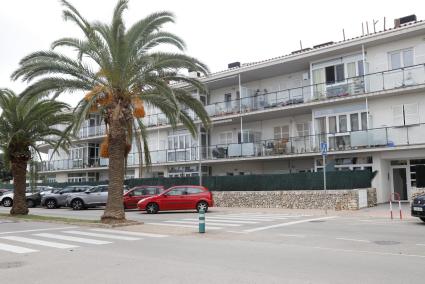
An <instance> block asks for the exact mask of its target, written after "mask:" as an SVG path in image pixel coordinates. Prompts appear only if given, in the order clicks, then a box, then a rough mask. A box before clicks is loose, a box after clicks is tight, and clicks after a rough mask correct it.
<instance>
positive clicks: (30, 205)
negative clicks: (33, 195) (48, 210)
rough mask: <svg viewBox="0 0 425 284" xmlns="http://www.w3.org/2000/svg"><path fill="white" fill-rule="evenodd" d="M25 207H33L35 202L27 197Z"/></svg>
mask: <svg viewBox="0 0 425 284" xmlns="http://www.w3.org/2000/svg"><path fill="white" fill-rule="evenodd" d="M27 207H28V208H34V207H35V202H34V200H32V199H27Z"/></svg>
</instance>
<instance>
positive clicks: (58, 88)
mask: <svg viewBox="0 0 425 284" xmlns="http://www.w3.org/2000/svg"><path fill="white" fill-rule="evenodd" d="M127 2H128V1H127V0H119V1H118V3H117V5H116V7H115V10H114V12H113V16H112V21H111V23H110V24H105V23H100V22H88V21H87V20H86V19H85V18H84V17H83V16H82V15H81V14H80V13H79V12H78V11H77V10H76V9H75V8H74V7H73V6H72V5H71V4H70V3H68V2H67V1H65V0H63V1H62V3H63V5H64V7H65V9H64V11H63V16H64V19H65V20H68V21H71V22H73V23H74V24H76V25H77V26H78V27H79V29H80V30H81V32H82V34H83V38H82V39H79V38H62V39H59V40H57V41H55V42H53V44H52V50H50V51H40V52H35V53H32V54H30V55H28V56H27V57H25V58H23V59H22V60H21V62H20V67H19V68H18V70H16V71H15V72H14V73H13V75H12V78H13V79H15V80H16V79H18V78H22V79H23V80H24V81H27V82H30V81H32V80H33V79H35V78H36V79H37V80H36V81H34V82H31V85H30V86H28V88H27V89H26V90H25V91H24V93H25V94H26V96H34V95H35V94H37V93H40V92H46V91H52V92H55V94H56V95H59V94H61V93H63V92H67V93H73V92H76V91H84V92H85V93H86V95H85V97H84V98H83V99H82V100H81V101H80V102H79V103H78V106H77V108H76V109H75V117H76V118H77V121H76V122H75V125H74V126H75V127H74V131H78V129H79V127H80V126H81V124H82V122H83V121H84V119H85V118H86V117H87V115H88V114H89V113H91V112H96V113H99V114H100V115H102V118H103V120H104V122H105V124H106V126H107V135H106V138H105V140H104V141H103V143H102V144H101V150H100V152H101V156H102V157H109V194H108V201H107V205H106V208H105V211H104V214H103V216H102V221H103V222H122V221H124V220H125V213H124V208H123V200H122V187H123V182H124V171H125V159H126V157H127V154H128V152H129V151H130V147H131V144H132V141H133V138H134V136H135V135H136V136H137V135H140V139H139V137H137V139H135V140H136V141H137V140H139V141H141V142H140V143H142V144H143V150H144V159H145V163H146V164H147V165H149V164H150V154H149V148H148V143H147V133H146V132H147V131H146V127H145V125H144V124H143V120H142V118H143V117H144V116H145V106H152V107H155V108H158V109H159V110H160V111H162V112H163V113H164V114H165V115H166V117H167V118H168V120H169V122H170V124H171V125H172V126H173V127H176V126H177V125H178V123H182V124H183V125H184V126H185V127H186V128H187V129H188V130H189V131H190V133H191V134H192V135H193V136H196V134H197V127H196V123H195V122H194V120H193V118H192V117H191V116H190V114H189V112H188V110H193V111H194V113H195V114H196V115H197V117H198V118H199V119H200V120H201V122H202V123H203V125H204V126H206V127H208V125H209V123H210V120H209V117H208V114H207V113H206V111H205V109H204V107H203V105H202V103H201V102H200V101H199V100H198V99H196V98H195V97H194V96H193V95H192V93H193V91H194V90H197V91H199V92H204V91H205V87H204V85H203V84H202V83H201V82H200V81H199V80H198V79H195V78H190V77H189V76H186V75H184V73H185V72H182V71H187V70H190V71H196V72H200V73H202V74H204V75H205V74H207V72H208V69H207V67H206V66H205V65H204V64H203V63H201V62H200V61H198V60H197V59H195V58H193V57H189V56H187V55H185V54H184V53H182V51H184V49H185V44H184V42H183V40H182V39H180V38H179V37H177V36H176V35H174V34H172V33H169V32H166V31H164V30H163V25H165V24H168V23H173V22H174V16H173V14H172V13H169V12H158V13H153V14H151V15H148V16H147V17H145V18H143V19H141V20H139V21H137V22H136V23H135V24H134V25H132V26H131V27H130V28H128V29H127V28H126V26H125V24H124V21H123V17H122V16H123V12H124V11H125V10H126V9H127V8H128V5H127V4H128V3H127ZM163 46H167V47H170V46H171V48H173V49H175V48H177V49H179V50H180V51H178V52H165V51H160V50H161V48H162V47H163ZM57 47H66V48H72V49H73V50H74V51H75V53H74V54H75V56H74V57H72V56H71V57H70V56H66V55H64V54H61V53H59V52H57V51H56V48H57ZM140 162H142V161H141V160H140Z"/></svg>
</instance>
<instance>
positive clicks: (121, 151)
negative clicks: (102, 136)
mask: <svg viewBox="0 0 425 284" xmlns="http://www.w3.org/2000/svg"><path fill="white" fill-rule="evenodd" d="M124 127H125V126H124V125H123V124H122V123H121V121H120V119H119V118H117V117H115V118H112V119H111V120H110V124H109V134H108V135H109V188H108V201H107V203H106V208H105V211H104V213H103V216H102V217H101V220H102V222H103V223H120V222H123V221H125V212H124V205H123V185H124V168H125V158H124V155H125V144H126V135H125V129H124Z"/></svg>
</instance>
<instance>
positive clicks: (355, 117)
mask: <svg viewBox="0 0 425 284" xmlns="http://www.w3.org/2000/svg"><path fill="white" fill-rule="evenodd" d="M350 126H351V131H357V130H359V114H358V113H352V114H350Z"/></svg>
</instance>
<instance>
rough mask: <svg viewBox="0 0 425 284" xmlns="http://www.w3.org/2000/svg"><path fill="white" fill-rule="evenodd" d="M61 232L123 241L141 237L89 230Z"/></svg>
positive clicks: (135, 239)
mask: <svg viewBox="0 0 425 284" xmlns="http://www.w3.org/2000/svg"><path fill="white" fill-rule="evenodd" d="M63 233H67V234H73V235H81V236H88V237H98V238H105V239H115V240H123V241H137V240H141V238H135V237H127V236H117V235H111V234H100V233H90V232H83V231H63Z"/></svg>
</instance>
